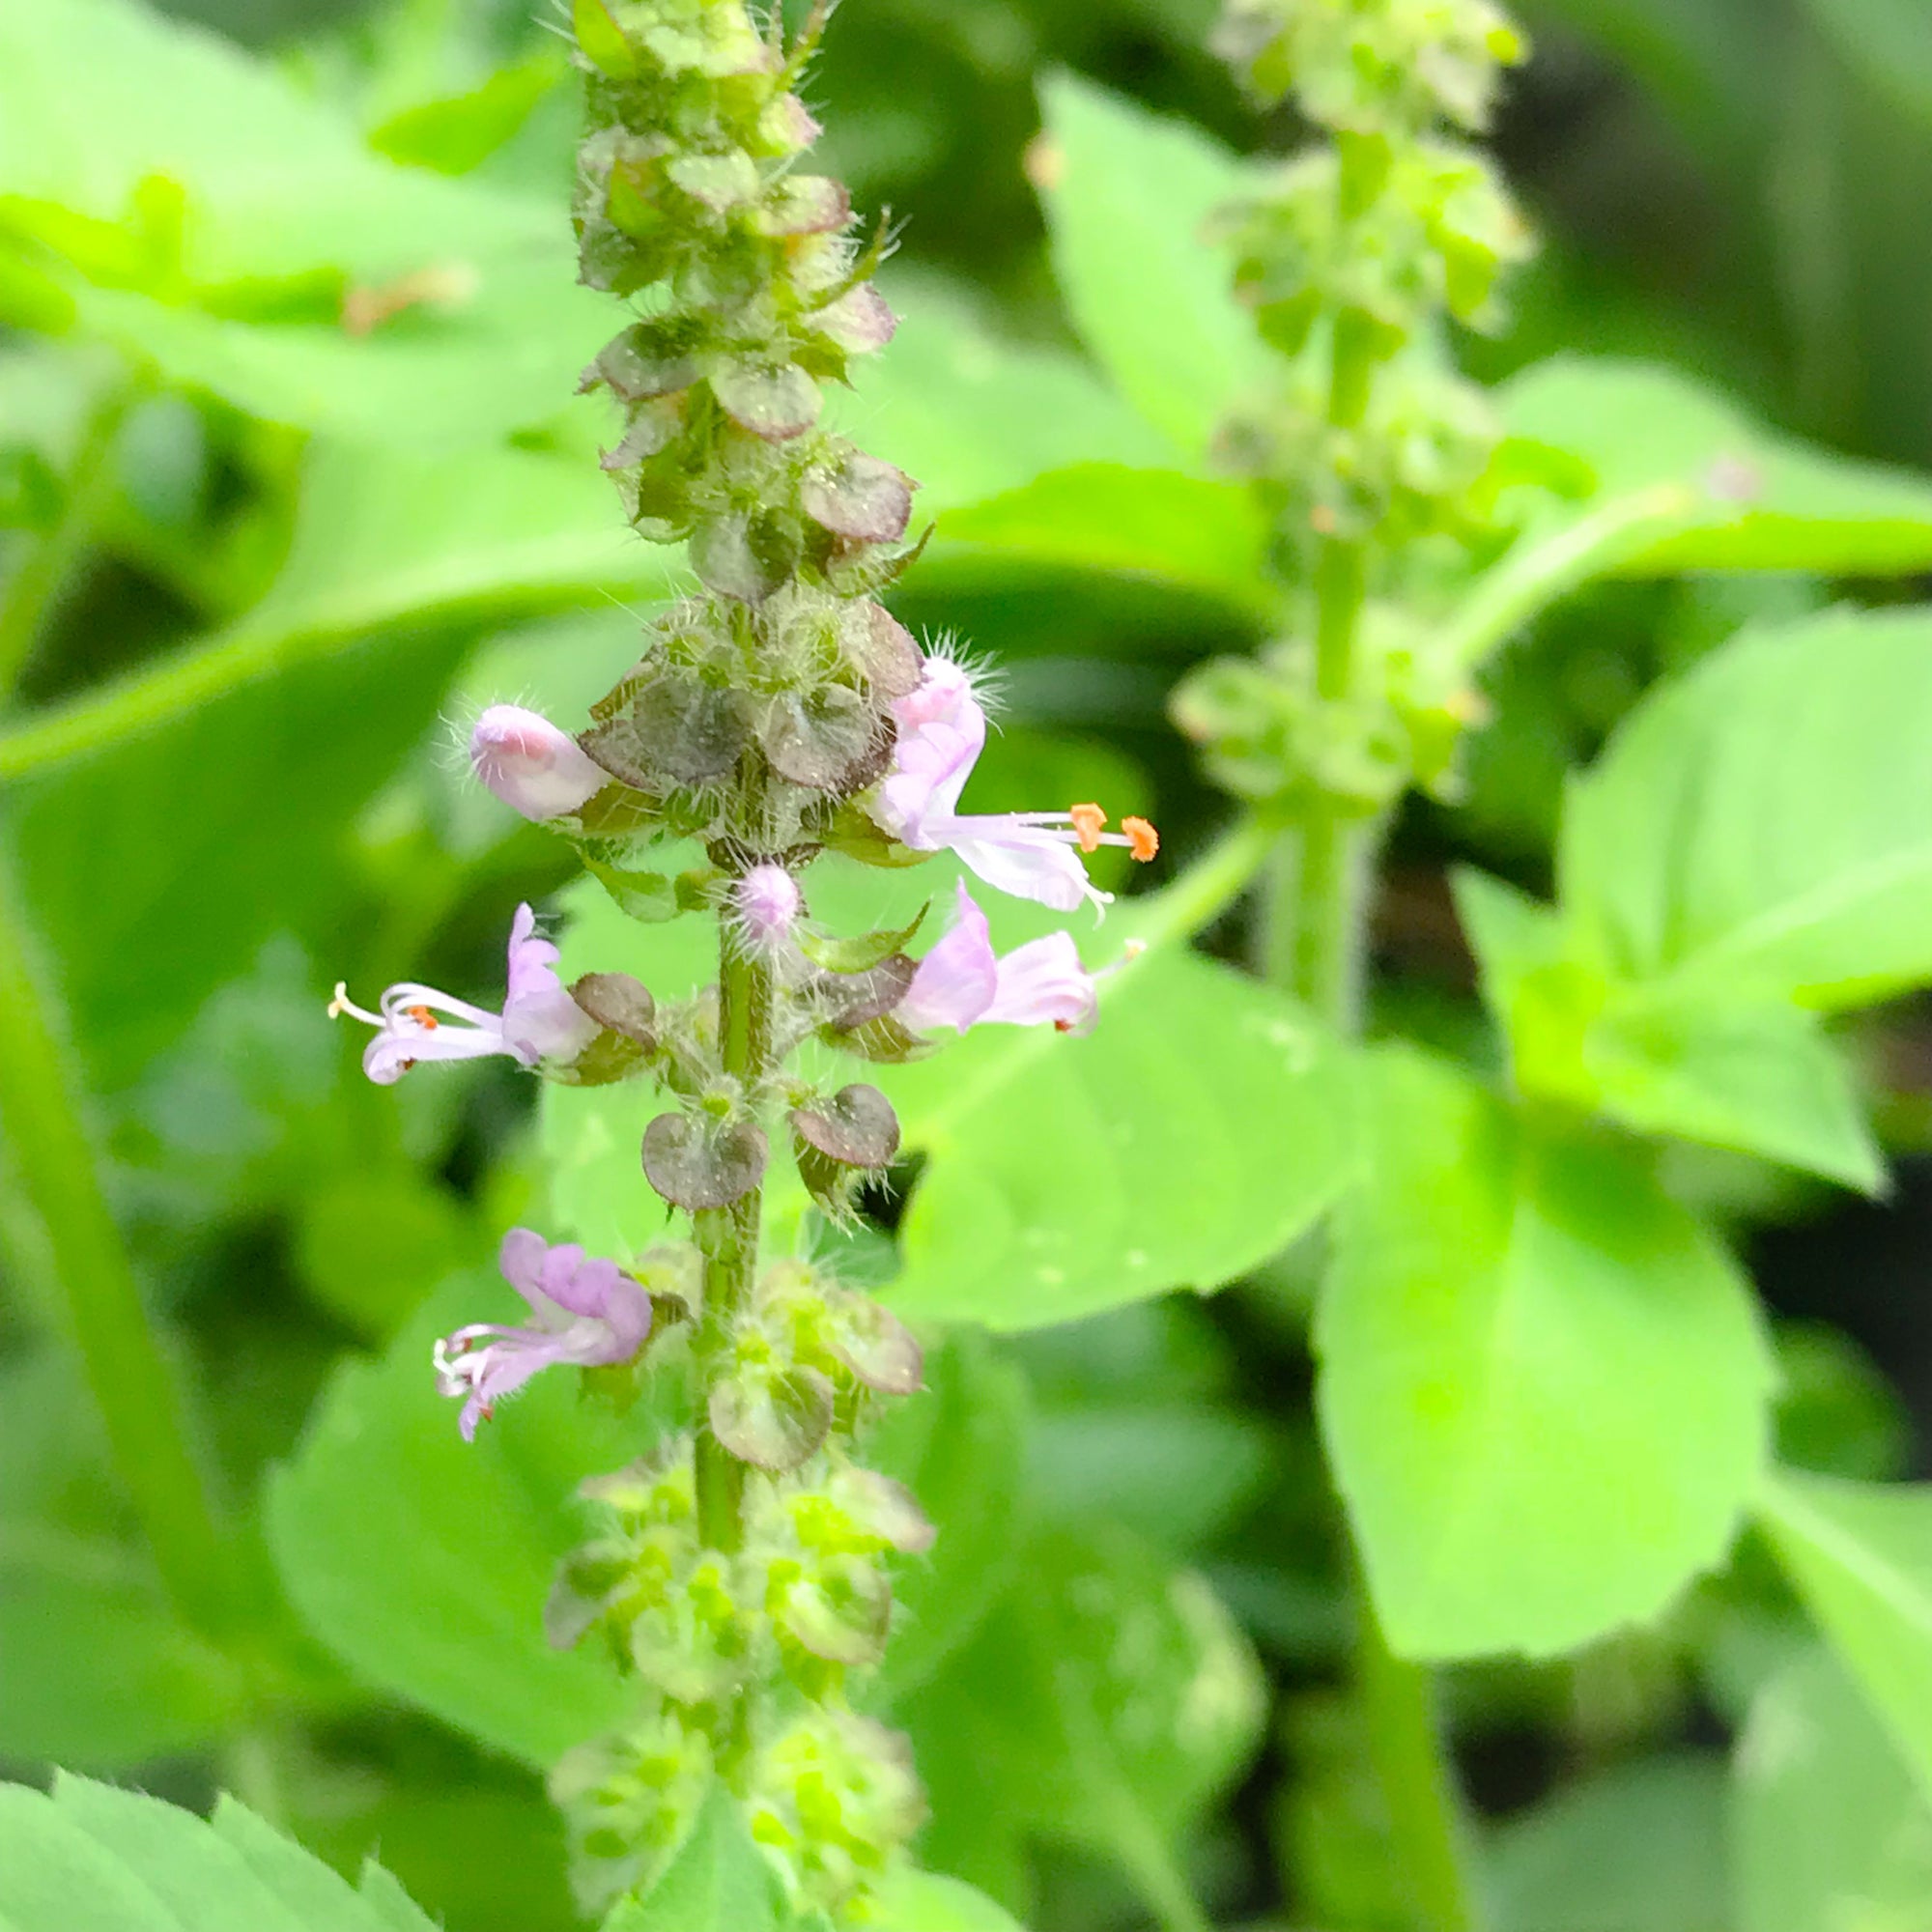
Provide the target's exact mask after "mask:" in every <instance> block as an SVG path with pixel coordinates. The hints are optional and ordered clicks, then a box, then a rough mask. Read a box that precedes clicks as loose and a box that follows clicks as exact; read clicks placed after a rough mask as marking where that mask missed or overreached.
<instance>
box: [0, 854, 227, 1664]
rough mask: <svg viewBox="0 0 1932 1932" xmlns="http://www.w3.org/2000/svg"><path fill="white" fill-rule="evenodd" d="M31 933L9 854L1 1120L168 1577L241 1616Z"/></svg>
mask: <svg viewBox="0 0 1932 1932" xmlns="http://www.w3.org/2000/svg"><path fill="white" fill-rule="evenodd" d="M28 935H29V927H28V924H27V919H26V908H25V906H24V904H23V903H22V901H21V899H20V895H19V893H18V891H17V889H16V887H15V885H14V879H13V876H12V872H11V869H10V867H8V865H7V862H6V859H5V855H4V854H0V1125H4V1127H5V1129H6V1132H7V1137H8V1141H9V1144H10V1146H11V1148H12V1151H13V1159H14V1166H15V1169H16V1171H17V1172H18V1174H19V1176H20V1179H21V1182H22V1184H23V1186H24V1188H25V1191H26V1194H27V1198H28V1199H29V1200H30V1201H31V1202H32V1203H33V1206H34V1208H35V1211H36V1212H37V1213H38V1215H39V1217H40V1220H41V1222H42V1224H43V1226H44V1228H45V1230H46V1239H47V1247H48V1249H49V1251H50V1253H51V1256H52V1259H53V1264H54V1271H55V1274H56V1277H57V1279H58V1282H59V1286H60V1291H61V1296H62V1302H63V1312H64V1317H65V1321H66V1324H67V1327H68V1330H69V1332H70V1334H71V1338H72V1340H73V1343H74V1345H75V1347H76V1348H77V1349H78V1350H79V1353H80V1359H81V1366H82V1370H83V1372H84V1373H85V1375H86V1378H87V1383H88V1387H89V1389H90V1390H91V1392H92V1393H93V1396H94V1399H95V1402H96V1403H97V1405H98V1406H99V1409H100V1413H101V1417H102V1420H103V1421H104V1422H105V1424H106V1428H107V1439H108V1442H109V1445H110V1447H111V1449H112V1451H113V1456H114V1462H115V1466H116V1467H117V1468H118V1470H119V1471H120V1474H121V1480H122V1482H123V1483H124V1484H125V1485H126V1487H127V1491H128V1498H129V1500H130V1501H131V1502H132V1504H133V1506H134V1513H135V1515H136V1517H137V1518H138V1519H139V1520H140V1523H141V1528H142V1530H143V1532H144V1533H145V1535H146V1537H147V1540H148V1545H149V1548H151V1549H152V1550H153V1552H154V1556H155V1562H156V1566H157V1568H158V1569H159V1571H160V1574H161V1581H162V1584H163V1585H164V1587H165V1588H166V1590H167V1592H168V1595H169V1596H170V1598H171V1599H172V1600H173V1601H174V1603H175V1605H176V1606H177V1607H178V1608H179V1609H180V1611H181V1613H182V1615H183V1617H184V1618H185V1620H186V1621H187V1622H188V1623H190V1624H191V1625H193V1626H194V1627H195V1628H196V1629H198V1630H201V1631H203V1632H204V1633H207V1634H213V1635H219V1634H224V1633H226V1632H228V1631H230V1630H232V1628H233V1627H234V1624H235V1621H236V1604H235V1598H234V1594H233V1592H232V1590H231V1587H230V1581H231V1577H230V1562H229V1550H228V1548H227V1545H226V1542H225V1540H224V1538H223V1536H222V1533H221V1530H220V1528H219V1526H218V1524H217V1522H216V1519H215V1514H214V1508H213V1502H212V1501H211V1499H210V1496H209V1492H208V1490H207V1488H206V1486H205V1484H204V1483H203V1481H202V1476H201V1472H200V1470H199V1469H198V1468H197V1467H196V1466H195V1461H194V1458H193V1456H192V1454H191V1453H190V1451H189V1448H188V1438H187V1430H186V1422H185V1412H184V1409H183V1406H182V1401H181V1396H180V1392H179V1391H178V1389H177V1387H176V1385H175V1378H174V1376H173V1374H172V1372H171V1370H170V1368H169V1365H168V1362H167V1359H166V1357H165V1356H164V1355H163V1354H162V1352H161V1350H160V1347H159V1345H158V1343H157V1341H156V1336H155V1332H154V1330H153V1328H152V1327H151V1326H150V1325H149V1321H148V1315H147V1310H146V1309H145V1308H144V1307H143V1306H142V1302H141V1294H140V1291H139V1289H138V1288H137V1287H136V1285H135V1281H134V1273H133V1269H132V1267H131V1266H130V1265H129V1264H128V1253H127V1250H126V1248H125V1247H124V1246H123V1245H122V1242H121V1236H120V1231H119V1230H118V1229H117V1228H116V1227H115V1225H114V1217H113V1215H112V1213H111V1212H110V1211H109V1209H108V1206H107V1199H106V1196H105V1194H104V1193H103V1191H102V1189H101V1185H100V1176H99V1169H98V1167H97V1164H96V1158H95V1151H94V1148H93V1145H92V1142H91V1140H90V1138H89V1135H88V1131H87V1126H86V1122H85V1121H84V1120H83V1118H82V1101H81V1089H80V1081H79V1077H78V1072H77V1069H76V1067H75V1066H74V1064H73V1056H72V1054H71V1050H70V1049H69V1047H68V1045H67V1042H66V1040H65V1038H64V1037H63V1026H62V1019H61V1016H60V1013H59V1009H58V1006H57V1003H56V1001H55V998H54V995H53V992H52V989H51V988H50V987H49V986H48V985H47V983H46V980H45V976H44V974H43V972H42V971H41V970H39V962H38V961H37V960H36V959H35V958H34V957H33V955H32V952H31V950H30V949H31V945H32V942H31V941H30V939H29V936H28Z"/></svg>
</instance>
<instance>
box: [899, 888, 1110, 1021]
mask: <svg viewBox="0 0 1932 1932" xmlns="http://www.w3.org/2000/svg"><path fill="white" fill-rule="evenodd" d="M955 892H956V895H957V899H956V910H957V917H956V918H955V919H954V921H953V923H952V929H951V930H950V931H948V932H947V933H946V934H945V935H944V936H943V937H942V938H941V939H940V940H938V941H937V942H936V943H935V945H934V946H933V948H932V950H931V951H930V952H928V953H927V954H926V955H925V957H924V958H923V959H922V960H921V961H920V962H919V970H918V971H917V972H916V973H914V975H913V976H912V984H911V985H910V986H908V987H907V988H906V991H905V997H904V998H903V999H901V1000H900V1001H899V1003H898V1005H897V1006H896V1007H895V1009H893V1011H894V1016H895V1018H896V1019H898V1020H899V1021H900V1022H901V1023H902V1024H903V1025H905V1026H907V1027H910V1028H911V1029H912V1031H913V1032H914V1033H931V1032H934V1031H936V1030H937V1029H938V1028H940V1027H949V1026H950V1027H952V1028H953V1029H954V1031H956V1032H958V1033H964V1032H965V1031H966V1029H967V1028H968V1027H971V1026H1048V1025H1051V1026H1053V1027H1055V1028H1057V1029H1058V1030H1059V1031H1060V1032H1062V1033H1085V1032H1087V1031H1088V1030H1089V1029H1090V1028H1091V1027H1092V1026H1093V1024H1094V1014H1095V1012H1096V1011H1097V1010H1098V1008H1099V995H1098V993H1097V991H1096V988H1097V987H1098V984H1099V982H1100V981H1101V980H1104V979H1106V978H1107V976H1108V975H1109V974H1110V973H1117V972H1119V971H1120V966H1119V965H1114V966H1106V967H1102V968H1101V970H1100V971H1099V972H1097V973H1090V972H1088V971H1087V969H1086V968H1085V967H1084V966H1082V965H1081V963H1080V953H1079V951H1078V949H1077V948H1076V947H1075V946H1074V944H1073V937H1072V935H1071V934H1070V933H1065V932H1050V933H1048V934H1047V935H1046V936H1045V937H1044V938H1043V939H1034V940H1029V941H1028V942H1027V944H1026V945H1024V946H1016V947H1015V948H1014V949H1013V950H1012V952H1009V953H1008V954H1007V956H1006V957H1005V958H1004V959H1002V958H1000V957H999V956H998V955H997V954H996V953H995V952H994V951H993V940H992V934H991V932H990V931H989V930H988V928H987V924H986V915H985V914H984V913H983V912H981V911H980V908H979V906H978V904H977V903H976V902H975V900H974V898H973V895H972V894H971V893H969V892H968V891H967V890H966V884H965V881H964V880H963V879H962V880H961V881H960V882H959V883H958V885H957V887H956V888H955ZM1144 950H1145V949H1144V947H1143V946H1142V945H1140V944H1139V943H1138V942H1134V943H1131V944H1129V946H1128V947H1127V952H1126V957H1127V958H1128V959H1132V958H1134V957H1135V956H1136V955H1137V954H1139V953H1140V952H1143V951H1144ZM1123 963H1124V961H1122V964H1123Z"/></svg>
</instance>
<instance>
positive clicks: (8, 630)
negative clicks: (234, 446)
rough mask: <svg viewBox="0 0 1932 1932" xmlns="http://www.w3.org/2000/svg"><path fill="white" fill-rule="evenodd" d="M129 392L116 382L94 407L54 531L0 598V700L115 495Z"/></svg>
mask: <svg viewBox="0 0 1932 1932" xmlns="http://www.w3.org/2000/svg"><path fill="white" fill-rule="evenodd" d="M133 401H134V392H133V390H132V389H130V388H129V387H128V384H126V383H124V382H116V383H115V384H113V385H112V386H111V387H110V388H109V389H108V390H107V392H106V393H105V394H104V395H103V396H102V397H101V398H100V400H99V402H98V403H97V404H96V405H95V407H94V410H93V412H92V413H91V414H90V415H89V416H88V419H87V426H86V428H85V430H84V431H83V432H82V435H81V440H80V447H79V449H77V450H76V451H75V452H74V459H73V463H72V465H71V468H70V469H69V470H68V473H67V497H66V500H65V501H64V502H63V503H62V505H61V511H60V515H59V516H58V517H57V518H56V519H55V521H54V525H53V527H52V528H51V529H49V530H47V531H46V532H45V533H44V534H43V535H42V536H41V537H40V538H39V539H38V540H37V541H35V542H33V543H32V545H31V547H30V548H29V549H28V551H27V554H26V555H25V556H24V557H22V558H21V560H20V563H19V565H18V567H17V568H16V569H15V570H14V574H13V576H12V577H11V578H10V579H9V580H8V582H7V587H6V592H5V594H4V595H3V596H0V697H5V696H7V695H9V694H10V693H11V692H12V691H13V689H14V684H15V683H16V682H17V681H18V679H19V675H20V672H21V671H22V670H23V669H24V668H25V667H26V664H27V660H28V659H29V658H30V657H32V655H33V653H34V646H35V645H36V644H37V643H39V641H40V639H41V633H42V631H43V629H44V627H45V625H46V620H47V616H48V614H49V612H50V611H52V610H53V608H54V605H55V604H56V602H57V601H58V600H59V597H60V594H61V591H62V589H63V588H64V586H65V585H66V584H67V582H68V580H69V578H70V577H71V575H72V572H73V567H74V565H75V564H77V563H78V562H79V561H80V559H81V558H82V557H83V556H84V555H85V554H87V549H88V546H89V544H90V543H91V542H92V541H93V539H94V532H95V529H96V526H98V525H99V522H100V515H101V512H102V511H103V510H104V509H106V507H107V505H108V503H109V501H110V500H111V499H112V497H113V494H114V462H113V458H114V445H115V444H116V443H117V442H118V441H119V440H120V437H121V426H122V424H123V423H125V422H126V421H127V420H128V410H129V409H130V408H132V406H133Z"/></svg>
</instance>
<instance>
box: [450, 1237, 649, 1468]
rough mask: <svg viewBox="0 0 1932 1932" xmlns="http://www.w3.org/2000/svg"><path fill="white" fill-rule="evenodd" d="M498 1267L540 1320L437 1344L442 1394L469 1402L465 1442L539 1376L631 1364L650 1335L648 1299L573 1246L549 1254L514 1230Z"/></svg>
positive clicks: (462, 1421) (482, 1324)
mask: <svg viewBox="0 0 1932 1932" xmlns="http://www.w3.org/2000/svg"><path fill="white" fill-rule="evenodd" d="M497 1266H498V1267H499V1268H501V1269H502V1271H503V1279H504V1280H505V1281H507V1282H508V1283H509V1284H510V1286H511V1287H512V1288H514V1289H515V1290H516V1291H517V1293H519V1294H521V1295H522V1296H523V1297H524V1299H525V1300H526V1301H527V1302H528V1303H529V1305H530V1313H531V1314H532V1315H533V1316H534V1317H535V1318H536V1319H535V1321H534V1323H533V1324H532V1325H531V1326H529V1327H527V1328H510V1327H503V1326H500V1325H499V1324H498V1323H497V1322H494V1321H473V1322H471V1323H470V1324H469V1327H467V1328H459V1329H458V1330H457V1331H456V1333H455V1334H453V1335H445V1336H444V1337H443V1338H442V1340H441V1341H440V1342H439V1343H438V1344H437V1345H436V1352H435V1362H436V1386H437V1392H438V1393H439V1394H440V1395H446V1396H461V1397H463V1398H464V1399H465V1400H464V1404H463V1413H462V1415H461V1416H460V1417H459V1418H458V1421H457V1427H458V1428H459V1429H461V1430H462V1431H463V1439H464V1440H465V1441H466V1442H473V1441H474V1440H475V1439H476V1425H477V1424H478V1423H479V1422H487V1421H488V1420H489V1419H490V1416H491V1414H492V1412H493V1411H494V1410H495V1408H496V1406H497V1404H498V1403H499V1402H502V1401H504V1400H505V1399H506V1398H507V1397H509V1396H512V1395H514V1394H516V1392H517V1391H518V1390H519V1389H520V1388H522V1387H523V1385H524V1384H525V1383H526V1381H528V1380H529V1378H531V1377H532V1376H533V1375H535V1374H537V1372H538V1371H539V1370H541V1369H548V1368H554V1367H555V1366H556V1365H557V1364H558V1363H562V1362H568V1363H572V1364H574V1365H575V1366H577V1367H578V1368H583V1369H588V1368H597V1367H601V1366H603V1365H605V1364H608V1363H611V1362H628V1361H631V1360H632V1359H634V1358H635V1357H636V1355H637V1353H638V1350H639V1349H641V1348H642V1347H643V1346H644V1341H645V1338H646V1337H647V1336H648V1335H649V1334H650V1332H651V1298H650V1296H649V1295H648V1294H646V1293H644V1291H643V1289H642V1288H640V1287H639V1285H638V1283H637V1282H635V1281H633V1280H632V1278H631V1277H630V1276H629V1275H627V1274H626V1273H625V1272H624V1271H623V1269H622V1268H620V1267H619V1266H618V1265H617V1264H616V1263H615V1262H607V1261H598V1260H586V1259H585V1257H584V1253H583V1250H582V1248H580V1247H579V1246H578V1245H577V1244H576V1243H575V1242H574V1241H570V1242H565V1243H562V1244H561V1245H559V1246H557V1247H552V1246H551V1245H550V1243H549V1242H548V1241H546V1240H545V1239H544V1237H543V1236H541V1235H538V1234H534V1233H532V1232H531V1231H530V1230H529V1229H528V1228H512V1229H511V1230H510V1232H509V1233H508V1234H507V1235H505V1236H503V1245H502V1247H501V1248H500V1249H499V1250H498V1251H497Z"/></svg>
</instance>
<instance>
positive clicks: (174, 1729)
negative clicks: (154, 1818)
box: [0, 1522, 248, 1771]
mask: <svg viewBox="0 0 1932 1932" xmlns="http://www.w3.org/2000/svg"><path fill="white" fill-rule="evenodd" d="M0 1657H4V1658H5V1659H6V1661H7V1662H6V1669H5V1670H4V1671H0V1754H4V1755H5V1756H6V1757H7V1758H9V1759H11V1760H13V1761H14V1763H17V1764H26V1763H33V1762H36V1761H41V1762H47V1763H59V1764H76V1765H86V1766H88V1767H89V1768H90V1769H93V1770H97V1771H119V1770H127V1769H131V1768H132V1767H134V1766H137V1765H143V1764H151V1763H153V1762H154V1760H155V1759H156V1758H159V1757H165V1756H168V1755H170V1754H171V1753H174V1752H178V1751H188V1750H193V1749H196V1748H198V1747H201V1746H203V1745H207V1744H209V1743H212V1742H213V1741H214V1740H215V1739H218V1738H220V1737H222V1736H224V1735H226V1734H227V1733H228V1732H229V1731H230V1730H231V1729H232V1728H233V1727H234V1726H235V1725H236V1724H237V1723H238V1722H240V1721H241V1719H243V1717H244V1716H245V1714H246V1712H247V1708H248V1698H247V1687H246V1685H245V1684H244V1682H243V1681H242V1678H241V1672H240V1671H239V1670H238V1669H237V1668H236V1666H235V1664H234V1663H233V1662H230V1661H229V1660H228V1659H227V1658H225V1657H223V1656H221V1655H220V1653H219V1652H217V1651H215V1650H213V1648H211V1647H210V1646H209V1645H208V1644H206V1643H204V1642H203V1641H202V1640H201V1639H200V1638H199V1637H197V1636H196V1635H195V1634H193V1633H192V1632H191V1631H189V1630H187V1629H186V1628H185V1626H184V1625H183V1623H182V1622H181V1619H180V1618H179V1617H178V1616H177V1615H176V1614H175V1612H174V1609H173V1608H172V1606H171V1605H169V1603H168V1602H167V1599H166V1598H165V1596H163V1594H162V1592H161V1587H160V1583H159V1579H158V1578H157V1577H155V1576H154V1574H153V1570H152V1566H151V1565H150V1564H148V1563H146V1562H144V1561H143V1560H142V1559H141V1558H140V1556H139V1555H138V1554H137V1553H136V1552H135V1551H133V1550H132V1549H129V1548H123V1547H120V1546H117V1545H115V1544H113V1543H108V1542H105V1541H96V1540H91V1539H82V1538H80V1537H76V1536H72V1535H70V1534H68V1533H67V1532H65V1531H63V1530H60V1529H58V1528H55V1527H52V1526H50V1525H43V1524H39V1523H33V1522H7V1523H0Z"/></svg>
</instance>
